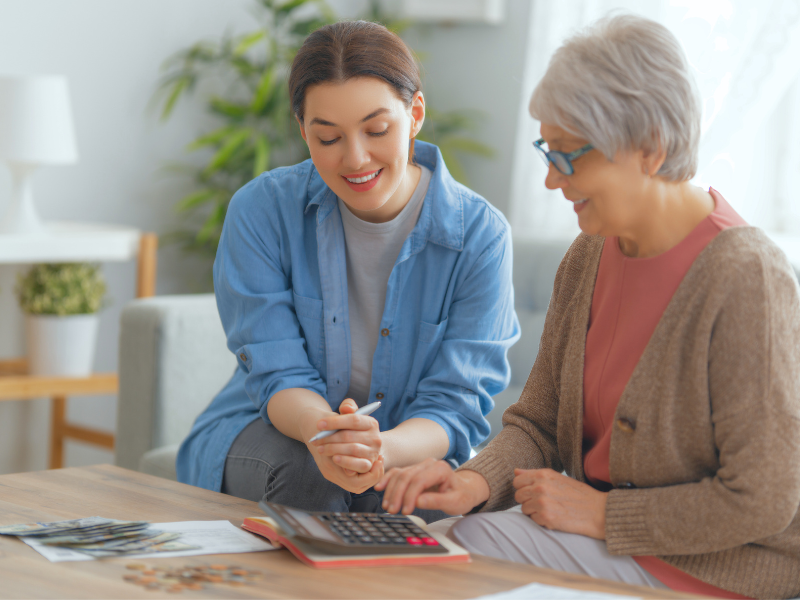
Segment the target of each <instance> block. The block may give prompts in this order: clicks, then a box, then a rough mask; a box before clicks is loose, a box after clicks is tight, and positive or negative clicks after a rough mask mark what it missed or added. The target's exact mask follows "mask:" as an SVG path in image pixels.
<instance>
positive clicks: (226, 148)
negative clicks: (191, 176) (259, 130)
mask: <svg viewBox="0 0 800 600" xmlns="http://www.w3.org/2000/svg"><path fill="white" fill-rule="evenodd" d="M250 135H251V131H250V130H249V129H239V130H237V131H236V132H235V133H233V134H231V135H230V136H228V139H227V141H226V142H225V143H224V144H223V145H222V148H220V149H219V150H217V153H216V154H215V155H214V156H213V158H212V159H211V161H210V162H209V163H208V166H207V167H206V168H205V169H203V171H204V173H205V174H206V175H211V174H212V173H214V172H215V171H218V170H219V169H220V168H221V167H222V166H223V165H224V164H225V163H226V162H227V161H228V160H229V159H230V158H231V156H233V154H234V152H236V150H238V149H239V146H241V145H242V144H244V142H245V140H247V138H249V137H250Z"/></svg>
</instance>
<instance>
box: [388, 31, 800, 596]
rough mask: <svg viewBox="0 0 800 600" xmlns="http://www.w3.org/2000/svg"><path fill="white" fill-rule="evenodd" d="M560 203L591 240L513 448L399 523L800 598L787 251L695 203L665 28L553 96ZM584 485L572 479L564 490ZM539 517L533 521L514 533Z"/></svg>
mask: <svg viewBox="0 0 800 600" xmlns="http://www.w3.org/2000/svg"><path fill="white" fill-rule="evenodd" d="M530 110H531V114H532V115H533V116H534V117H535V118H537V119H539V120H540V121H541V122H542V127H541V135H542V139H541V140H539V141H537V142H536V143H535V146H536V147H537V149H538V150H539V151H540V152H541V153H542V155H543V157H544V158H545V160H546V161H547V162H548V164H549V172H548V175H547V179H546V181H545V184H546V186H547V187H548V188H550V189H557V188H558V189H561V191H562V193H563V194H564V197H565V198H566V199H567V200H569V201H570V202H572V203H573V206H574V210H575V212H576V214H577V216H578V222H579V224H580V227H581V230H582V231H583V234H581V235H580V236H579V237H578V238H577V239H576V240H575V242H574V243H573V245H572V247H571V248H570V250H569V251H568V252H567V254H566V256H565V257H564V260H563V262H562V264H561V267H560V269H559V271H558V275H557V277H556V281H555V286H554V289H553V296H552V299H551V301H550V308H549V311H548V314H547V320H546V324H545V328H544V333H543V335H542V340H541V345H540V350H539V355H538V357H537V359H536V363H535V364H534V366H533V370H532V371H531V374H530V378H529V379H528V383H527V385H526V387H525V390H524V392H523V394H522V396H521V397H520V399H519V402H517V403H516V404H514V405H513V406H511V407H510V408H509V409H508V410H507V411H506V412H505V414H504V416H503V423H504V427H503V430H502V431H501V432H500V434H499V435H498V436H497V437H496V438H495V439H494V440H493V441H492V443H491V444H490V445H489V446H488V447H487V448H486V449H485V450H483V451H482V452H481V453H480V454H478V456H477V457H475V458H474V459H472V460H471V461H469V462H467V463H466V464H464V465H462V466H461V468H459V469H458V470H457V471H455V472H453V471H452V470H451V469H450V468H449V467H448V466H447V465H446V464H445V463H443V462H441V461H433V460H432V459H429V460H427V461H425V462H423V463H420V464H419V465H416V466H413V467H408V468H405V469H395V470H392V471H390V472H389V473H387V475H386V476H385V477H384V479H383V480H382V481H381V482H380V484H379V486H378V488H380V489H385V495H384V507H385V508H386V509H387V510H389V511H390V512H396V511H399V510H401V511H402V512H404V513H408V512H410V511H411V509H412V508H414V507H415V506H416V507H421V508H426V509H440V510H444V511H446V512H448V513H450V514H461V513H469V512H473V513H479V514H474V515H471V516H469V517H467V518H465V519H463V520H461V521H459V522H458V523H457V525H456V526H455V527H454V528H453V530H452V531H451V535H452V536H454V537H455V539H456V540H458V541H459V542H460V543H461V544H463V545H464V546H466V547H467V548H468V549H469V550H470V551H472V552H476V553H480V554H487V555H491V556H495V557H500V558H505V559H509V560H514V561H519V562H528V563H532V564H536V565H540V566H544V567H549V568H555V569H561V570H565V571H570V572H576V573H583V574H588V575H592V576H596V577H603V578H606V579H615V580H620V581H625V582H628V583H635V584H639V585H649V586H652V587H669V588H673V589H677V590H683V591H689V592H695V593H700V594H704V595H709V596H722V597H744V596H757V597H789V596H796V595H798V594H800V575H798V574H800V517H798V505H800V301H799V299H798V288H797V282H796V279H795V276H794V274H793V272H792V270H791V268H790V266H789V264H788V262H787V260H786V258H785V256H784V255H783V254H782V253H781V252H780V250H779V249H778V248H776V247H775V245H774V244H772V243H771V242H770V241H769V239H767V237H766V236H765V235H764V234H763V232H761V231H760V230H758V229H756V228H754V227H750V226H748V225H747V224H746V223H745V222H744V221H743V220H742V218H741V217H740V216H739V215H738V214H736V212H735V211H734V210H733V209H732V208H731V207H730V205H729V204H728V203H727V202H726V201H725V199H724V198H723V197H722V195H721V194H720V193H719V192H717V191H716V190H714V189H709V190H708V191H706V190H703V189H699V188H697V187H695V186H693V185H691V184H690V183H689V179H690V178H691V177H692V176H693V175H694V173H695V170H696V165H697V147H698V139H699V135H700V107H699V102H698V98H697V94H696V92H695V87H694V85H693V83H692V78H691V76H690V73H689V69H688V65H687V61H686V59H685V57H684V55H683V53H682V51H681V49H680V46H679V45H678V42H677V40H676V39H675V38H674V37H673V36H672V35H671V34H670V33H669V32H668V31H667V30H666V29H665V28H664V27H662V26H661V25H658V24H657V23H654V22H652V21H649V20H646V19H642V18H639V17H634V16H617V17H614V18H609V19H605V20H602V21H600V22H599V23H597V24H596V25H595V26H593V27H591V28H590V29H588V30H587V31H585V32H582V33H580V34H579V35H576V36H575V37H573V38H572V39H570V40H568V41H567V42H566V43H565V44H564V45H563V46H562V47H561V48H560V49H559V50H558V51H557V52H556V54H555V55H554V57H553V59H552V60H551V62H550V66H549V69H548V71H547V73H546V75H545V76H544V78H543V79H542V81H541V82H540V83H539V85H538V87H537V88H536V90H535V91H534V93H533V98H532V100H531V105H530ZM562 471H564V472H565V473H566V474H562ZM514 504H521V509H522V510H521V512H503V513H498V512H495V511H500V510H503V509H506V508H508V507H510V506H512V505H514Z"/></svg>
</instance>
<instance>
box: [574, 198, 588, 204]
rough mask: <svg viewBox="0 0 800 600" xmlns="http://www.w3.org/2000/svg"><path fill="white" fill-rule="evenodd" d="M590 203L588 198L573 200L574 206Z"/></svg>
mask: <svg viewBox="0 0 800 600" xmlns="http://www.w3.org/2000/svg"><path fill="white" fill-rule="evenodd" d="M588 201H589V199H588V198H584V199H583V200H573V201H572V203H573V204H586V203H587V202H588Z"/></svg>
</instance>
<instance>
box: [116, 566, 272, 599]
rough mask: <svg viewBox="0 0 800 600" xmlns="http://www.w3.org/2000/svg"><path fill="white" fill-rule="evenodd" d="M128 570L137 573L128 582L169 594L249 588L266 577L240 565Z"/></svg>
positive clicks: (137, 568)
mask: <svg viewBox="0 0 800 600" xmlns="http://www.w3.org/2000/svg"><path fill="white" fill-rule="evenodd" d="M126 567H127V568H128V569H129V570H130V571H133V572H132V573H129V574H127V575H123V577H122V578H123V579H124V580H125V581H127V582H129V583H133V584H136V585H141V586H142V587H144V588H145V589H147V590H166V591H168V592H172V593H180V592H183V591H184V590H192V591H193V590H202V589H205V588H206V587H207V586H208V584H214V583H224V584H226V585H231V586H241V585H247V584H252V583H255V582H256V581H258V580H259V579H261V578H262V577H263V575H262V574H261V573H260V572H259V571H249V570H247V569H243V568H242V567H239V566H236V565H222V564H213V565H200V566H194V565H184V566H183V567H148V566H147V565H145V564H142V563H131V564H129V565H126Z"/></svg>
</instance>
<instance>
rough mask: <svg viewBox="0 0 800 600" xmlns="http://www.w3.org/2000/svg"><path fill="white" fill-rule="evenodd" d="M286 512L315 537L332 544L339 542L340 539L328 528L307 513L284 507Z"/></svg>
mask: <svg viewBox="0 0 800 600" xmlns="http://www.w3.org/2000/svg"><path fill="white" fill-rule="evenodd" d="M284 511H285V512H287V513H289V514H290V515H291V516H292V518H293V519H294V520H295V521H297V523H298V524H299V525H300V526H301V527H303V528H304V529H305V530H306V531H308V533H309V534H311V535H312V536H313V537H315V538H319V539H322V540H328V541H330V542H339V539H338V538H337V537H336V536H335V535H333V533H331V532H330V531H329V530H328V528H327V527H325V526H324V525H323V524H322V523H320V522H319V521H317V520H316V519H315V518H314V517H313V516H312V515H310V514H308V513H307V512H305V511H302V510H297V509H295V508H288V507H284Z"/></svg>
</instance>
